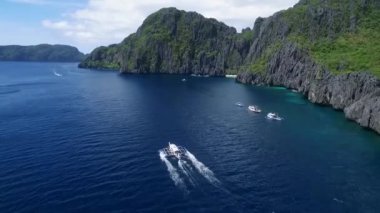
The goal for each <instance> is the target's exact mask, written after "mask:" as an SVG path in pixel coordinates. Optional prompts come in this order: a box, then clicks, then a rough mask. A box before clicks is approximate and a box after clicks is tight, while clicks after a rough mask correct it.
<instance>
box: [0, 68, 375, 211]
mask: <svg viewBox="0 0 380 213" xmlns="http://www.w3.org/2000/svg"><path fill="white" fill-rule="evenodd" d="M182 78H186V79H187V81H185V82H183V81H181V79H182ZM236 102H242V103H244V104H245V105H246V106H247V105H248V104H256V105H259V106H260V107H261V108H262V109H263V111H264V112H263V113H261V114H255V113H251V112H249V111H248V110H247V108H246V107H238V106H236V105H235V103H236ZM269 111H274V112H278V113H279V114H280V115H281V116H283V117H284V118H285V119H284V120H283V121H280V122H278V121H270V120H267V119H266V118H265V113H267V112H269ZM169 141H171V142H173V143H175V144H177V145H180V146H183V147H185V148H186V149H187V150H188V152H189V153H188V154H189V155H188V156H189V158H187V159H185V160H181V161H179V160H177V159H173V158H169V157H165V156H160V153H159V150H160V149H162V148H164V147H166V146H167V144H168V142H169ZM0 212H1V213H7V212H380V136H378V135H377V134H375V133H373V132H371V131H368V130H365V129H362V128H361V127H360V126H359V125H357V124H355V123H353V122H350V121H348V120H346V119H345V118H344V115H343V113H342V112H339V111H334V110H333V109H331V108H329V107H321V106H317V105H313V104H311V103H309V102H307V100H305V99H304V98H303V97H302V96H301V95H299V94H297V93H293V92H291V91H290V90H286V89H283V88H269V87H254V86H250V85H242V84H237V83H235V82H234V80H232V79H225V78H203V77H190V76H178V75H119V74H118V73H116V72H107V71H91V70H84V69H78V68H77V64H70V63H16V62H2V63H0Z"/></svg>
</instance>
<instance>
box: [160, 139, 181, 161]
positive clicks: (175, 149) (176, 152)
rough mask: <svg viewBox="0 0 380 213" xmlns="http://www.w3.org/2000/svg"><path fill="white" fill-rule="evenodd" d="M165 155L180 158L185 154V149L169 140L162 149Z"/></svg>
mask: <svg viewBox="0 0 380 213" xmlns="http://www.w3.org/2000/svg"><path fill="white" fill-rule="evenodd" d="M163 151H164V153H165V155H166V156H171V157H175V158H178V159H181V157H183V156H184V155H185V154H186V149H185V148H183V147H181V146H177V145H175V144H174V143H170V142H169V146H168V147H166V148H164V149H163Z"/></svg>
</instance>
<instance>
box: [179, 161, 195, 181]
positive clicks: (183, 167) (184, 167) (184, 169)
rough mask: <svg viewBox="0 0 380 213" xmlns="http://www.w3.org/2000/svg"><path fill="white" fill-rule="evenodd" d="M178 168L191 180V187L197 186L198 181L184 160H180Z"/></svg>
mask: <svg viewBox="0 0 380 213" xmlns="http://www.w3.org/2000/svg"><path fill="white" fill-rule="evenodd" d="M178 167H179V168H180V169H181V171H182V172H183V174H185V175H186V177H187V178H189V182H190V183H191V185H193V186H195V185H197V181H196V179H195V177H194V176H193V175H192V174H191V170H189V169H188V168H187V165H186V162H185V161H183V160H178Z"/></svg>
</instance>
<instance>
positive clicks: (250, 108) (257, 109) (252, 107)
mask: <svg viewBox="0 0 380 213" xmlns="http://www.w3.org/2000/svg"><path fill="white" fill-rule="evenodd" d="M248 110H249V111H252V112H261V109H260V108H259V107H257V106H255V105H251V106H248Z"/></svg>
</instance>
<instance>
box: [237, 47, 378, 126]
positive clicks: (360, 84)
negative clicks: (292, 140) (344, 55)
mask: <svg viewBox="0 0 380 213" xmlns="http://www.w3.org/2000/svg"><path fill="white" fill-rule="evenodd" d="M236 80H237V81H238V82H241V83H246V84H256V85H260V84H265V85H275V86H284V87H287V88H291V89H296V90H298V91H299V92H302V93H303V94H304V95H305V96H306V97H307V98H308V99H309V100H310V101H311V102H313V103H316V104H322V105H330V106H332V107H333V108H335V109H339V110H343V111H344V113H345V115H346V117H347V118H348V119H351V120H354V121H356V122H358V123H359V124H360V125H361V126H363V127H366V128H370V129H373V130H375V131H376V132H378V133H380V81H379V80H378V79H377V78H376V77H374V76H372V75H370V74H368V73H366V72H357V73H350V74H342V75H332V74H330V73H329V71H328V70H325V69H323V68H322V67H321V66H319V65H318V64H316V63H314V62H313V60H311V59H310V57H309V56H308V55H307V53H305V52H303V51H302V50H300V49H299V48H297V46H296V45H295V44H292V43H287V44H285V45H284V46H283V47H282V48H281V49H280V50H279V51H278V52H277V53H276V54H274V56H273V57H272V58H271V59H270V63H269V64H268V70H267V72H265V73H264V74H254V73H248V72H245V73H241V74H239V75H238V77H237V79H236Z"/></svg>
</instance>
